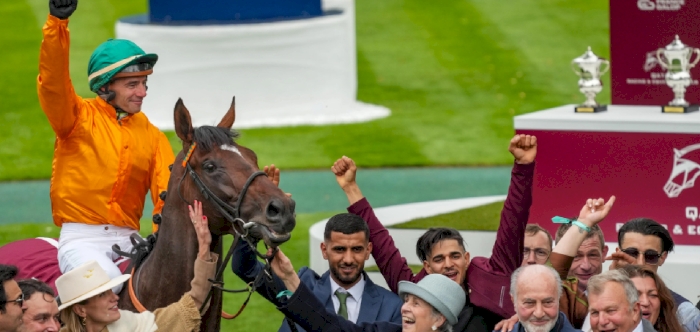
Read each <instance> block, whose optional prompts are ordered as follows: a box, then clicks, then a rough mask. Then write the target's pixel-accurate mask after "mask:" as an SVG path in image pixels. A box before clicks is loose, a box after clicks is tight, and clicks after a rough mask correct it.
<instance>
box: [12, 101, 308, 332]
mask: <svg viewBox="0 0 700 332" xmlns="http://www.w3.org/2000/svg"><path fill="white" fill-rule="evenodd" d="M174 116H175V132H176V133H177V136H178V137H179V138H180V140H181V141H182V151H180V153H178V154H177V156H176V157H175V163H174V164H173V165H172V166H171V173H170V180H169V182H168V190H167V192H166V193H162V194H161V195H160V197H161V199H163V200H164V203H165V204H164V207H163V210H162V216H160V218H158V219H159V228H158V231H157V233H156V234H157V236H149V240H150V241H149V242H150V243H147V242H142V244H149V245H150V246H149V248H148V250H147V256H146V255H141V257H139V258H138V261H139V262H137V265H138V266H136V267H135V269H134V270H133V274H132V281H133V283H132V284H130V285H125V286H124V287H123V289H122V291H121V293H120V294H119V308H121V309H125V310H132V311H138V310H137V307H138V306H139V305H137V304H136V303H137V302H138V303H140V305H142V306H143V307H145V309H147V310H151V311H153V310H155V309H157V308H162V307H165V306H167V305H169V304H172V303H174V302H177V301H178V300H179V299H180V298H181V297H182V295H183V294H185V292H187V291H189V289H190V281H191V280H192V279H193V278H194V262H195V259H196V256H197V252H198V243H197V235H196V233H195V230H194V227H193V225H192V222H191V221H190V220H189V214H188V205H189V204H192V202H193V201H194V200H198V201H201V202H202V210H203V214H204V215H206V216H207V219H208V221H209V229H210V231H211V235H212V243H211V248H210V250H211V251H212V252H214V253H217V254H218V255H219V258H218V262H217V273H219V272H221V273H222V272H223V271H222V270H223V269H225V268H226V267H225V266H224V256H223V237H224V236H225V235H234V236H239V237H240V236H241V235H242V234H245V235H246V236H247V237H248V239H246V240H251V241H255V240H262V241H264V242H265V244H266V245H268V246H271V247H277V246H279V245H280V244H282V243H284V242H285V241H287V240H289V238H290V233H291V231H292V230H293V229H294V226H295V224H296V221H295V213H294V208H295V203H294V201H293V200H292V199H291V198H289V197H288V196H287V195H285V193H284V192H282V190H280V189H279V188H278V187H277V186H276V185H275V184H273V183H272V181H271V180H270V179H269V178H268V177H267V176H265V173H264V172H261V171H260V168H259V167H258V160H257V156H256V155H255V153H254V152H253V151H252V150H250V149H248V148H246V147H244V146H242V145H239V144H238V143H236V142H235V139H236V138H237V137H238V134H237V132H235V131H233V130H232V129H231V127H232V126H233V123H234V121H235V118H236V111H235V98H234V100H233V102H232V103H231V107H230V108H229V110H228V112H227V113H226V114H225V115H224V117H223V118H222V120H221V122H220V123H219V124H218V125H217V126H201V127H199V128H193V127H192V121H191V117H190V113H189V111H188V110H187V108H186V107H185V105H184V103H183V102H182V100H181V99H180V100H178V101H177V103H176V105H175V110H174ZM154 239H157V240H155V241H154ZM37 241H40V242H43V241H41V240H37ZM19 242H21V241H17V243H19ZM234 242H235V241H234ZM10 245H11V244H9V245H8V246H7V247H10ZM136 247H137V249H138V247H139V246H138V245H137V246H136ZM142 247H143V245H142ZM142 249H143V248H142ZM0 250H1V249H0ZM27 259H33V258H32V257H27ZM52 259H54V260H56V259H57V258H56V255H53V256H52ZM2 261H3V259H2V258H0V262H2ZM132 263H134V262H132ZM48 265H51V266H53V265H55V268H58V263H57V262H55V264H54V262H48V263H47V266H48ZM21 272H22V271H20V273H21ZM127 272H130V271H127ZM58 273H60V271H59V272H58ZM53 280H55V278H54V279H53ZM53 280H52V281H53ZM131 285H133V287H131ZM130 288H131V289H132V292H130ZM131 294H134V296H135V297H136V298H137V299H138V301H134V299H133V298H132V295H131ZM59 295H60V294H59ZM210 296H211V301H210V305H209V308H208V309H207V311H206V312H205V313H204V314H203V316H202V324H201V328H200V331H219V329H220V324H221V310H222V291H221V290H220V289H217V288H215V287H212V291H211V293H210Z"/></svg>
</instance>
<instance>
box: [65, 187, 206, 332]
mask: <svg viewBox="0 0 700 332" xmlns="http://www.w3.org/2000/svg"><path fill="white" fill-rule="evenodd" d="M190 219H191V220H192V224H193V225H194V229H195V231H196V233H197V242H198V243H199V253H198V254H197V260H196V261H195V263H194V279H192V283H191V286H192V289H191V290H190V291H189V292H187V293H186V294H185V295H183V297H182V298H181V299H180V301H178V302H175V303H173V304H171V305H169V306H167V307H165V308H160V309H156V310H155V311H154V312H150V311H144V312H142V313H138V314H137V313H133V312H131V311H125V310H119V309H118V308H117V303H118V301H119V296H117V295H116V294H114V292H112V288H113V287H114V286H116V285H120V284H122V283H123V282H125V281H127V280H128V279H129V278H130V277H131V275H128V274H125V275H122V276H119V277H116V278H112V279H110V277H109V276H108V275H107V272H105V270H104V269H103V268H101V267H100V265H99V264H98V263H97V262H96V261H90V262H88V263H86V264H83V265H82V266H79V267H77V268H75V269H74V270H71V271H69V272H67V273H65V274H64V275H62V276H61V277H59V278H58V279H57V280H56V288H57V289H58V295H59V297H60V299H61V306H60V307H58V309H59V310H60V312H61V321H62V322H63V323H64V324H65V325H64V326H63V328H61V332H64V331H65V332H105V331H108V332H122V331H124V332H127V331H128V332H152V331H157V330H160V331H176V332H178V331H183V332H185V331H195V330H196V331H199V324H200V323H201V313H200V312H199V308H200V307H201V305H202V303H203V302H204V299H205V297H206V295H207V293H209V290H210V289H211V283H210V282H209V281H208V279H210V278H213V277H214V274H215V271H216V261H217V258H218V256H217V254H215V253H212V252H210V251H209V245H210V244H211V233H210V232H209V223H208V221H207V217H205V216H202V203H201V202H198V201H194V208H193V207H192V206H190Z"/></svg>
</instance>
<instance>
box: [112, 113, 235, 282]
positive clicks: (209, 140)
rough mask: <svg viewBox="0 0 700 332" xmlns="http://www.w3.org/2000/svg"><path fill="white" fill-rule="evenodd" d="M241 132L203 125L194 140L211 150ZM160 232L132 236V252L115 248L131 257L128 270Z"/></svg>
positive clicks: (196, 130)
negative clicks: (142, 236)
mask: <svg viewBox="0 0 700 332" xmlns="http://www.w3.org/2000/svg"><path fill="white" fill-rule="evenodd" d="M239 136H240V134H239V133H238V131H236V130H233V129H230V130H229V129H226V128H220V127H214V126H201V127H198V128H195V130H194V141H195V142H197V148H201V149H202V150H204V151H207V152H208V151H211V150H212V149H213V148H214V147H218V146H221V145H223V144H231V143H233V142H234V141H235V140H236V139H237V138H238V137H239ZM154 223H156V224H160V217H159V220H158V221H156V220H155V219H154ZM157 237H158V233H157V232H156V233H154V234H151V235H149V236H148V237H147V238H146V239H143V240H142V239H141V237H140V236H132V238H131V242H132V244H133V249H132V250H131V252H129V253H127V252H124V251H121V250H119V247H117V248H113V250H114V251H115V252H117V253H118V254H119V255H121V256H124V257H129V258H130V259H131V263H130V264H129V267H128V271H131V269H132V268H138V267H139V266H140V265H141V263H143V261H144V260H146V258H147V257H148V255H149V254H150V253H151V251H153V247H154V246H155V243H156V239H157Z"/></svg>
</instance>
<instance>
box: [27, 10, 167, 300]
mask: <svg viewBox="0 0 700 332" xmlns="http://www.w3.org/2000/svg"><path fill="white" fill-rule="evenodd" d="M77 6H78V0H49V11H50V14H49V16H48V19H47V21H46V24H45V25H44V27H43V34H44V40H43V41H42V43H41V53H40V57H39V77H38V80H37V90H38V94H39V102H40V104H41V108H42V109H43V111H44V113H45V114H46V116H47V117H48V120H49V123H50V124H51V127H52V128H53V131H54V132H55V133H56V142H55V147H54V158H53V168H52V174H51V191H50V195H51V211H52V215H53V221H54V223H55V224H56V225H57V226H59V227H61V234H60V237H59V241H58V261H59V266H60V268H61V272H62V273H65V272H68V271H70V270H72V269H74V268H75V267H78V266H81V265H83V264H85V263H86V262H88V261H91V260H95V261H97V262H98V264H99V265H100V266H101V267H102V268H103V269H104V270H105V271H106V272H107V274H108V275H109V276H110V278H115V277H117V276H119V275H121V271H120V270H119V268H118V267H117V265H116V264H115V263H114V261H115V260H117V259H118V258H119V257H118V255H117V254H115V253H114V252H113V251H112V245H114V244H118V245H119V246H120V247H121V248H122V250H125V251H129V250H131V248H132V245H131V242H130V240H129V236H130V235H131V234H135V233H138V230H139V229H140V224H139V221H140V219H141V214H142V212H143V207H144V203H145V197H146V194H147V193H148V191H149V190H150V192H151V199H152V201H153V205H154V206H155V209H154V211H153V214H158V213H160V211H161V209H162V207H163V201H162V200H160V199H159V194H160V193H161V192H163V191H165V190H166V189H167V185H168V179H169V177H170V171H169V169H168V166H169V165H170V164H172V163H173V161H174V159H175V158H174V156H173V151H172V148H171V146H170V143H169V142H168V139H167V138H166V137H165V135H164V134H163V133H162V132H160V131H159V130H158V128H156V127H155V126H154V125H153V124H151V123H150V121H149V120H148V119H147V118H146V116H145V115H144V114H143V113H141V112H140V111H141V103H142V101H143V98H145V97H146V90H147V89H148V87H147V85H146V82H147V77H148V75H150V74H151V73H152V72H153V66H154V65H155V63H156V61H157V60H158V56H157V55H155V54H146V53H145V52H144V51H143V50H141V48H139V47H138V46H136V44H134V43H132V42H130V41H128V40H119V39H110V40H108V41H106V42H104V43H103V44H102V45H100V46H99V47H97V49H96V50H95V52H94V53H93V54H92V56H91V57H90V63H89V65H88V76H89V78H88V80H89V85H90V90H92V91H93V92H95V93H96V94H97V97H96V98H82V97H80V96H78V95H77V94H76V93H75V90H74V88H73V85H72V83H71V79H70V72H69V65H68V58H69V56H68V51H69V45H70V40H69V31H68V17H70V15H71V14H72V13H73V12H74V11H75V9H76V8H77ZM113 290H114V291H115V292H119V290H121V285H118V286H117V287H115V288H113Z"/></svg>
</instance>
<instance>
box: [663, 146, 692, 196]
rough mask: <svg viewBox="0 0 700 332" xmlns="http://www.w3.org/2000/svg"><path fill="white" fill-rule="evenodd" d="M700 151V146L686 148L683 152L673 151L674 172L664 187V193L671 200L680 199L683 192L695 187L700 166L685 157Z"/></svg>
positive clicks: (672, 171)
mask: <svg viewBox="0 0 700 332" xmlns="http://www.w3.org/2000/svg"><path fill="white" fill-rule="evenodd" d="M699 149H700V144H694V145H690V146H686V147H685V148H683V149H681V150H678V149H673V170H671V175H670V176H669V177H668V181H666V184H665V185H664V192H665V193H666V195H667V196H668V197H669V198H674V197H678V195H680V194H681V191H683V190H685V189H688V188H692V187H693V186H694V185H695V179H697V178H698V176H700V164H699V163H698V162H695V161H691V160H690V159H688V158H685V157H686V155H687V154H688V153H689V152H692V151H695V150H699Z"/></svg>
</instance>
